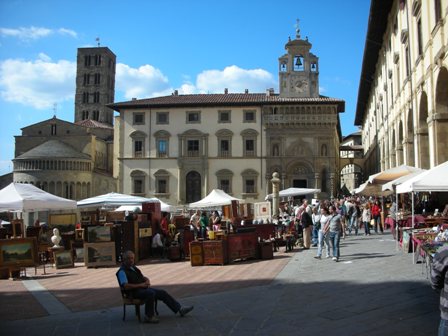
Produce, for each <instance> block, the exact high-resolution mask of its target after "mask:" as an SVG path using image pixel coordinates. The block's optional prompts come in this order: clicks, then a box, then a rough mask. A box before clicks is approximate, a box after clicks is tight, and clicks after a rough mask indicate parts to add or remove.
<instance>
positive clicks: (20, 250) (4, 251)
mask: <svg viewBox="0 0 448 336" xmlns="http://www.w3.org/2000/svg"><path fill="white" fill-rule="evenodd" d="M37 263H38V262H37V240H36V238H35V237H32V238H15V239H2V240H0V266H16V267H32V266H35V265H36V264H37Z"/></svg>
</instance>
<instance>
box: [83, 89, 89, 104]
mask: <svg viewBox="0 0 448 336" xmlns="http://www.w3.org/2000/svg"><path fill="white" fill-rule="evenodd" d="M82 102H83V103H85V104H86V103H88V102H89V93H88V92H83V93H82Z"/></svg>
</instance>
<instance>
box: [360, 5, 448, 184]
mask: <svg viewBox="0 0 448 336" xmlns="http://www.w3.org/2000/svg"><path fill="white" fill-rule="evenodd" d="M447 12H448V1H447V0H432V1H423V0H413V1H410V0H394V1H389V0H387V1H383V0H372V2H371V8H370V16H369V25H368V32H367V38H366V44H365V50H364V59H363V65H362V73H361V79H360V86H359V93H358V102H357V109H356V119H355V125H359V126H362V139H363V143H362V145H363V148H364V152H365V153H366V154H365V160H366V164H365V172H364V176H365V177H366V176H368V175H370V174H373V173H376V172H379V171H381V170H385V169H388V168H392V167H395V166H399V165H402V164H406V165H410V166H416V167H420V168H430V167H433V166H435V165H438V164H440V163H442V162H445V161H447V160H448V141H447V136H448V53H447V51H448V46H447V41H448V38H447V36H448V25H447Z"/></svg>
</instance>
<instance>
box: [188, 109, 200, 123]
mask: <svg viewBox="0 0 448 336" xmlns="http://www.w3.org/2000/svg"><path fill="white" fill-rule="evenodd" d="M194 115H195V116H197V120H190V119H191V118H190V116H194ZM185 123H186V124H200V123H201V111H186V112H185Z"/></svg>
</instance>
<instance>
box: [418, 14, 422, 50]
mask: <svg viewBox="0 0 448 336" xmlns="http://www.w3.org/2000/svg"><path fill="white" fill-rule="evenodd" d="M417 48H418V54H419V55H421V54H423V38H422V19H421V18H420V19H418V21H417Z"/></svg>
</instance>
